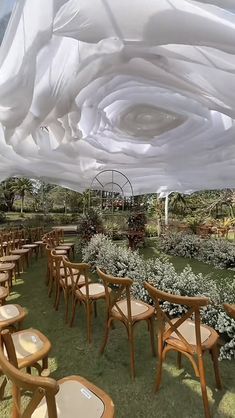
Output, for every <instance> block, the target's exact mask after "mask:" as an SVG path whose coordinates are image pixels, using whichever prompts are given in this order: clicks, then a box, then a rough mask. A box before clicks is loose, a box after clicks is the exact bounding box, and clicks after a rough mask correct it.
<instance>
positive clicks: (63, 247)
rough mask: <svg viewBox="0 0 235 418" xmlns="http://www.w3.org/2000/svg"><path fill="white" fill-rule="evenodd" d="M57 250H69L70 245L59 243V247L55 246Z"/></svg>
mask: <svg viewBox="0 0 235 418" xmlns="http://www.w3.org/2000/svg"><path fill="white" fill-rule="evenodd" d="M55 250H66V251H69V250H70V247H69V246H68V245H58V246H57V247H55Z"/></svg>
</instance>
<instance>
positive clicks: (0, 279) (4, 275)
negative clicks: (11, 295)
mask: <svg viewBox="0 0 235 418" xmlns="http://www.w3.org/2000/svg"><path fill="white" fill-rule="evenodd" d="M8 278H9V276H8V274H7V273H0V283H2V282H6V281H7V280H8Z"/></svg>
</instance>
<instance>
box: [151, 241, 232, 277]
mask: <svg viewBox="0 0 235 418" xmlns="http://www.w3.org/2000/svg"><path fill="white" fill-rule="evenodd" d="M157 245H158V246H159V248H160V250H161V251H164V252H165V253H166V254H170V255H174V256H181V257H188V258H195V259H197V260H199V261H203V262H204V263H208V264H213V265H214V266H215V267H217V268H225V269H227V268H234V267H235V246H234V245H233V244H232V243H231V242H229V241H226V240H224V239H214V238H208V239H203V238H200V237H199V236H197V235H193V234H184V233H171V234H167V235H164V236H162V237H160V238H159V240H158V243H157Z"/></svg>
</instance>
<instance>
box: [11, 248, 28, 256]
mask: <svg viewBox="0 0 235 418" xmlns="http://www.w3.org/2000/svg"><path fill="white" fill-rule="evenodd" d="M28 252H29V248H18V249H17V250H11V254H13V255H18V254H19V255H21V254H27V253H28Z"/></svg>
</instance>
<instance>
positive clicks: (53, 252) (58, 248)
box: [43, 231, 231, 417]
mask: <svg viewBox="0 0 235 418" xmlns="http://www.w3.org/2000/svg"><path fill="white" fill-rule="evenodd" d="M43 244H44V245H46V253H47V262H48V268H47V284H48V286H49V292H48V293H49V295H50V296H51V295H52V293H53V291H55V302H54V306H55V308H56V309H58V308H59V303H60V299H61V294H62V293H63V294H64V299H65V305H66V312H65V319H66V321H68V313H69V302H70V298H71V308H72V309H71V311H72V315H71V318H70V325H71V326H72V325H73V321H74V318H75V312H76V307H77V306H78V305H80V304H83V305H84V306H85V309H86V315H87V334H88V341H89V342H91V341H92V318H93V314H94V312H95V313H96V302H97V301H98V300H100V299H104V300H105V301H106V305H107V320H106V326H105V338H104V342H103V345H102V347H101V350H100V351H101V353H102V352H103V351H104V349H105V346H106V344H107V341H108V336H109V332H110V330H111V329H112V324H113V322H114V321H121V322H122V323H123V324H124V326H125V327H126V330H127V334H128V340H129V344H130V354H131V374H132V377H133V378H134V377H135V353H134V328H135V325H136V324H137V323H139V322H140V321H142V320H144V321H146V322H147V323H148V329H149V331H150V341H151V347H152V352H153V354H155V348H154V321H153V320H154V318H155V315H156V316H157V319H158V357H159V358H158V372H157V381H156V390H158V389H159V387H160V382H161V376H162V364H163V361H164V360H165V357H166V355H167V353H168V352H169V351H171V350H175V351H177V353H178V357H177V359H178V366H179V367H181V357H182V355H184V356H186V357H187V358H188V359H189V360H190V361H191V363H192V366H193V368H194V371H195V373H196V376H198V377H200V383H201V390H202V396H203V402H204V408H205V416H206V417H210V416H211V415H210V410H209V404H208V398H207V391H206V379H205V369H204V362H203V355H204V353H205V352H206V351H209V352H210V354H211V357H212V361H213V365H214V370H215V379H216V385H217V387H218V388H221V380H220V375H219V368H218V338H219V336H218V334H217V333H216V331H215V330H213V328H211V327H208V326H206V325H204V324H201V322H200V309H201V308H203V307H205V306H206V305H207V304H208V303H209V300H208V299H207V298H204V297H203V298H187V297H180V296H175V295H169V294H168V293H165V292H161V291H160V290H158V289H156V288H154V287H153V286H151V285H150V284H149V283H147V282H146V283H145V288H146V290H147V291H148V292H149V295H150V297H151V298H152V300H153V301H154V307H153V306H150V305H148V304H146V303H143V302H141V301H139V300H134V299H133V298H132V297H131V286H132V283H133V282H132V280H131V279H127V278H116V277H113V276H110V275H108V274H106V273H105V272H103V271H101V270H100V269H99V268H98V269H97V273H98V275H99V278H100V280H101V282H102V284H101V283H96V282H92V280H91V277H90V266H89V265H87V264H85V263H74V262H71V261H70V260H69V257H70V256H71V255H72V254H73V255H74V248H73V251H71V246H70V244H72V243H68V245H67V242H66V243H64V237H63V233H62V232H60V231H52V232H50V233H48V234H46V235H44V237H43ZM164 302H165V303H168V304H169V303H170V304H180V305H184V306H187V307H188V311H187V313H186V314H185V315H183V316H182V317H180V318H179V319H171V318H169V316H168V315H166V313H165V312H164V309H163V308H162V306H164ZM227 312H230V314H231V309H230V311H229V310H228V307H227ZM192 318H193V319H192Z"/></svg>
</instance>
